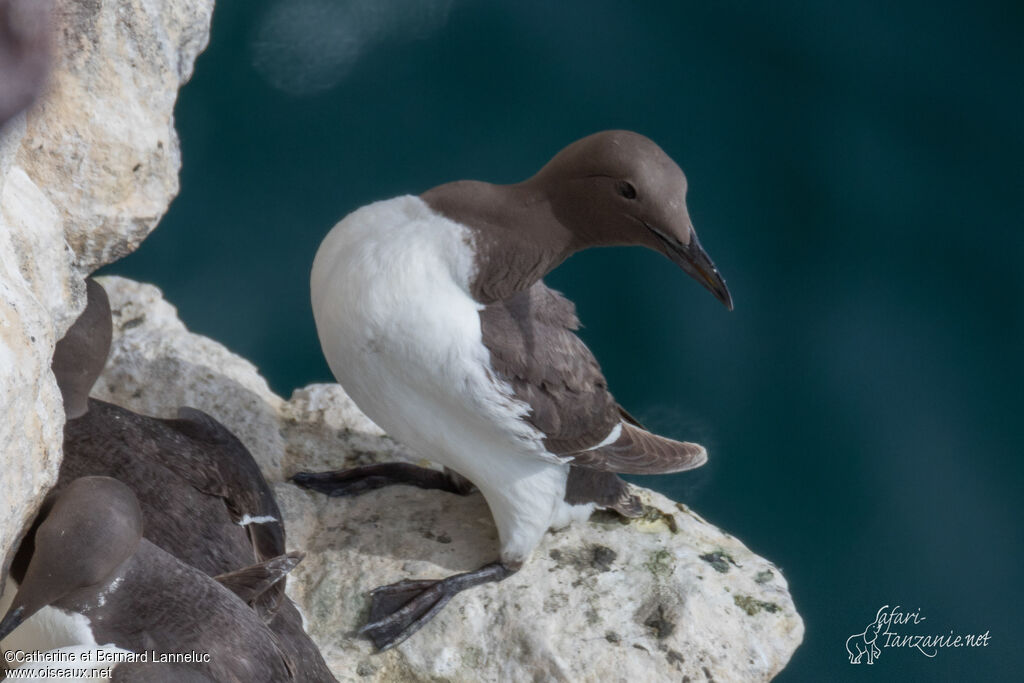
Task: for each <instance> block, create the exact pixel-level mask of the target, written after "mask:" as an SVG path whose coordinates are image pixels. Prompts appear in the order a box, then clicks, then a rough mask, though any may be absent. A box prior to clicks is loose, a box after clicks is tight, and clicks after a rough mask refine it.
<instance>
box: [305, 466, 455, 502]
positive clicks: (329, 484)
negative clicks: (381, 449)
mask: <svg viewBox="0 0 1024 683" xmlns="http://www.w3.org/2000/svg"><path fill="white" fill-rule="evenodd" d="M292 481H293V482H295V484H297V485H298V486H301V487H302V488H305V489H312V490H313V491H319V492H320V493H326V494H327V495H328V496H356V495H359V494H360V493H366V492H367V491H372V490H374V489H379V488H383V487H385V486H391V485H392V484H406V485H407V486H418V487H419V488H421V489H440V490H441V491H448V492H449V493H456V494H458V495H460V496H464V495H466V494H468V493H471V492H472V491H473V484H471V483H470V482H469V480H468V479H466V478H464V477H462V476H461V475H459V474H456V473H455V472H452V471H451V470H449V469H445V471H444V472H439V471H438V470H432V469H429V468H427V467H418V466H417V465H411V464H409V463H406V462H386V463H382V464H380V465H366V466H365V467H353V468H352V469H350V470H334V471H333V472H298V473H296V474H295V475H294V476H293V477H292Z"/></svg>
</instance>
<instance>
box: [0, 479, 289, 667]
mask: <svg viewBox="0 0 1024 683" xmlns="http://www.w3.org/2000/svg"><path fill="white" fill-rule="evenodd" d="M142 531H143V515H142V509H141V508H140V507H139V503H138V500H137V499H136V497H135V495H134V494H133V493H132V491H131V489H130V488H128V487H127V486H126V485H124V484H122V483H121V482H119V481H117V480H116V479H111V478H109V477H83V478H81V479H76V480H75V481H73V482H71V483H69V484H68V485H67V486H65V487H64V489H63V490H62V491H60V493H58V494H56V495H52V494H51V496H50V497H48V499H47V501H46V502H44V505H43V508H42V510H41V511H40V515H39V518H38V519H37V521H36V524H35V527H34V529H33V530H32V532H31V533H30V536H29V541H30V544H31V548H30V550H31V553H30V557H28V558H27V559H28V563H27V566H24V567H23V570H22V571H21V575H20V577H19V578H20V582H19V587H18V591H17V593H15V595H14V597H13V600H12V601H11V604H10V607H9V609H8V610H7V612H6V613H5V614H4V615H3V618H2V619H0V640H4V639H5V638H7V636H9V635H10V634H11V633H12V632H13V631H14V630H15V629H17V628H18V627H19V626H21V625H22V623H24V622H25V621H26V620H28V619H29V618H30V617H32V616H33V615H34V614H35V613H36V612H38V611H40V610H41V609H44V608H51V609H53V608H55V609H56V613H55V614H57V615H62V616H63V618H64V619H65V621H66V622H67V623H70V624H72V625H73V626H72V628H77V631H78V633H77V638H78V642H79V643H80V644H85V645H91V646H95V647H99V646H101V645H104V646H114V647H116V648H118V649H120V650H121V651H124V654H125V655H126V656H125V657H124V658H122V659H118V660H115V661H126V662H130V663H131V665H132V666H131V667H130V668H131V670H132V677H131V679H130V680H151V681H178V680H184V678H185V677H186V675H187V674H188V673H189V672H190V671H194V672H198V673H199V674H201V675H203V676H205V677H207V678H209V679H211V680H215V681H253V682H256V681H265V682H266V683H279V682H281V681H293V680H297V679H296V678H295V677H294V672H293V668H292V665H291V663H290V662H289V661H288V658H287V654H286V653H285V652H284V651H283V650H282V649H281V647H280V643H279V641H278V638H277V636H276V635H275V634H274V632H273V631H271V630H270V629H269V628H268V627H267V625H266V624H264V623H263V621H262V620H261V619H260V618H259V616H258V615H257V614H256V613H255V612H254V611H253V610H252V609H250V608H249V607H248V606H247V605H246V604H245V603H244V602H243V601H242V600H239V599H238V597H237V596H236V595H235V594H233V593H232V592H231V591H230V590H228V589H227V588H225V587H224V586H223V585H221V584H220V583H218V582H217V581H216V580H214V579H213V578H211V577H209V576H207V575H206V574H204V573H203V572H201V571H199V570H198V569H196V568H194V567H191V566H189V565H187V564H185V563H184V562H181V561H179V560H177V559H175V558H174V557H172V556H171V555H170V554H168V553H166V552H164V551H163V550H161V549H160V548H158V547H157V546H155V545H153V544H152V543H150V542H149V541H147V540H146V539H144V538H143V537H142ZM283 566H284V571H287V569H290V566H288V563H285V564H284V565H283ZM291 566H294V563H291ZM276 578H278V579H279V578H280V575H279V576H277V577H276ZM52 618H54V616H51V619H52ZM132 653H134V654H135V655H139V656H140V657H142V656H143V655H144V656H145V659H142V660H141V661H139V660H136V659H133V658H132V657H131V656H130V655H131V654H132ZM119 679H121V680H126V679H125V672H119V675H115V677H114V680H119Z"/></svg>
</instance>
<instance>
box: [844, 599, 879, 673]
mask: <svg viewBox="0 0 1024 683" xmlns="http://www.w3.org/2000/svg"><path fill="white" fill-rule="evenodd" d="M886 607H888V605H886ZM886 607H883V608H882V609H880V610H878V614H876V615H875V620H874V621H873V622H871V623H870V624H868V627H867V628H865V629H864V632H863V633H854V634H853V635H852V636H850V637H849V638H847V639H846V652H847V653H848V654H849V655H850V664H860V663H861V662H862V661H863V659H864V655H867V656H868V659H867V663H868V664H874V663H875V660H876V659H878V656H879V655H881V654H882V650H881V649H879V647H878V645H876V644H875V641H877V640H878V634H879V633H881V632H882V627H883V626H885V619H883V618H882V613H883V612H884V611H885V609H886Z"/></svg>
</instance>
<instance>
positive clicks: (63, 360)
mask: <svg viewBox="0 0 1024 683" xmlns="http://www.w3.org/2000/svg"><path fill="white" fill-rule="evenodd" d="M85 288H86V296H87V297H88V300H87V303H86V305H85V310H84V311H82V315H80V316H78V320H76V321H75V322H74V324H73V325H72V326H71V327H70V328H69V329H68V331H67V332H66V333H65V334H64V337H63V338H62V339H61V340H60V341H59V342H57V347H56V348H55V349H54V351H53V362H52V363H51V369H52V370H53V374H54V377H56V378H57V386H59V387H60V393H61V396H62V397H63V399H64V412H65V414H66V416H67V418H68V419H69V420H70V419H74V418H76V417H81V416H82V415H84V414H85V413H86V411H88V410H89V392H90V391H92V386H93V384H95V383H96V380H97V378H99V376H100V373H101V372H103V366H104V365H106V362H107V356H108V355H109V353H110V340H111V337H112V332H113V326H112V323H111V320H110V301H109V299H107V292H106V290H104V289H103V287H102V286H101V285H100V284H99V283H98V282H96V281H95V280H93V279H92V278H91V277H90V278H86V280H85Z"/></svg>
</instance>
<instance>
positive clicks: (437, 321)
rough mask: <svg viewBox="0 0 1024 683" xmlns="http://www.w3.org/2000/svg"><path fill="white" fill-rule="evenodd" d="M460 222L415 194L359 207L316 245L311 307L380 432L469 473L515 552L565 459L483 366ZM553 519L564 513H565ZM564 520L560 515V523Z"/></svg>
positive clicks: (467, 245) (523, 548)
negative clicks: (547, 445)
mask: <svg viewBox="0 0 1024 683" xmlns="http://www.w3.org/2000/svg"><path fill="white" fill-rule="evenodd" d="M474 268H475V259H474V252H473V241H472V234H471V232H470V230H469V229H468V228H467V227H466V226H464V225H461V224H459V223H457V222H455V221H452V220H450V219H448V218H445V217H443V216H441V215H439V214H437V213H435V212H434V211H433V210H432V209H431V208H430V207H429V206H427V204H426V203H424V202H423V200H421V199H420V198H418V197H412V196H404V197H397V198H395V199H390V200H386V201H381V202H377V203H374V204H370V205H368V206H365V207H363V208H361V209H358V210H357V211H355V212H353V213H352V214H350V215H348V216H347V217H346V218H344V219H343V220H342V221H341V222H340V223H338V225H336V226H335V227H334V229H333V230H331V232H330V233H329V234H328V236H327V238H326V239H325V240H324V242H323V244H322V245H321V246H320V249H319V251H318V252H317V255H316V259H315V260H314V263H313V272H312V278H311V285H312V303H313V314H314V318H315V319H316V325H317V331H318V334H319V336H320V343H321V345H322V346H323V349H324V355H325V357H326V358H327V362H328V364H329V365H330V368H331V371H332V372H333V373H334V375H335V377H336V378H337V379H338V381H339V382H340V383H341V385H342V387H344V389H345V390H346V392H348V394H349V395H350V396H351V398H352V399H353V400H354V401H355V402H356V404H357V405H358V406H359V407H360V409H361V410H363V412H364V413H366V415H367V416H368V417H370V419H372V420H373V421H374V422H376V423H377V424H378V425H380V426H381V427H382V428H383V429H384V430H385V431H387V432H388V433H389V434H391V435H392V436H393V437H395V438H397V439H398V440H399V441H402V442H405V443H407V444H409V445H410V446H412V447H414V448H417V449H419V450H420V453H421V455H423V456H424V457H427V458H430V459H431V460H434V461H436V462H438V463H441V464H443V465H446V466H448V467H451V468H452V469H454V470H455V471H457V472H459V473H460V474H462V475H463V476H465V477H467V478H469V479H470V480H471V481H472V482H473V483H474V484H476V485H477V486H478V487H479V488H480V489H481V491H482V493H483V494H484V496H485V498H486V499H487V502H488V504H489V505H490V506H491V510H492V513H493V514H494V517H495V521H496V523H497V525H498V530H499V534H500V535H501V541H502V546H503V552H502V556H503V558H505V559H506V560H508V561H510V562H519V561H522V560H523V559H525V557H526V555H527V554H528V553H529V551H530V550H531V549H532V547H533V546H534V545H535V544H536V542H537V540H538V539H539V537H540V535H542V534H543V533H544V531H545V530H546V529H547V527H548V526H549V525H551V524H552V523H553V522H556V521H559V522H563V520H560V519H559V520H556V519H555V518H556V516H558V517H563V518H564V517H565V515H564V514H559V513H560V512H561V511H562V508H563V507H564V505H563V503H562V499H563V497H564V491H565V479H566V476H567V474H568V465H566V464H563V462H562V460H561V459H560V458H558V457H557V456H554V455H552V454H551V453H549V452H548V451H547V450H546V449H545V447H544V444H543V438H542V437H543V435H542V434H540V433H539V432H538V431H537V430H536V429H535V428H534V427H532V426H531V425H530V424H528V423H527V422H526V421H524V420H523V417H524V416H525V415H526V414H527V413H528V411H529V406H527V405H525V404H523V403H522V402H520V401H517V400H516V399H515V398H514V396H513V395H512V391H511V389H510V388H509V387H508V385H507V384H505V383H503V382H502V381H501V380H500V379H498V378H497V375H496V373H494V372H493V369H492V367H491V360H490V352H489V351H488V350H487V348H486V347H485V346H484V344H483V342H482V338H481V331H480V315H479V312H480V310H481V309H482V308H483V306H482V305H481V304H480V303H478V302H477V301H475V300H474V299H473V297H472V296H471V295H470V292H469V286H470V282H471V279H472V277H473V274H474ZM564 521H568V520H567V519H566V520H564ZM563 523H564V522H563Z"/></svg>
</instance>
